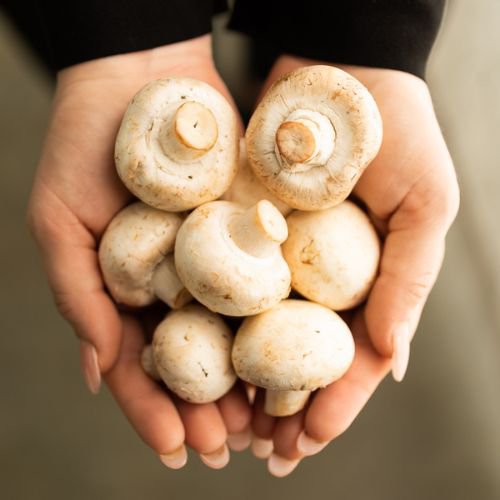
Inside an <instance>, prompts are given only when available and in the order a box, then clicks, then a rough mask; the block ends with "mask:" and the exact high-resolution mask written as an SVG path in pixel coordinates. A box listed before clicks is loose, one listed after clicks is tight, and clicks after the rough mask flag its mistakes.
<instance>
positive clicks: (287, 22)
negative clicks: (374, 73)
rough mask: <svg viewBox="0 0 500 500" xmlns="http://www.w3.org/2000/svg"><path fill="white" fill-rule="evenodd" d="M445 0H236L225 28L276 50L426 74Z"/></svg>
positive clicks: (307, 56) (345, 62) (314, 57)
mask: <svg viewBox="0 0 500 500" xmlns="http://www.w3.org/2000/svg"><path fill="white" fill-rule="evenodd" d="M444 4H445V0H419V1H402V0H378V1H375V0H350V1H348V2H347V1H343V2H334V1H324V0H307V1H304V2H300V3H298V2H297V3H292V2H289V1H287V0H273V1H272V2H269V1H268V0H251V1H245V0H237V1H236V4H235V7H234V10H233V14H232V17H231V20H230V22H229V27H230V28H231V29H233V30H236V31H240V32H242V33H245V34H247V35H249V36H250V37H252V38H254V39H255V40H256V42H257V43H259V42H262V43H265V44H267V45H270V46H272V47H274V48H275V49H276V51H278V52H279V53H288V54H294V55H297V56H300V57H306V58H311V59H318V60H323V61H328V62H332V63H339V64H353V65H359V66H372V67H380V68H390V69H397V70H401V71H406V72H408V73H412V74H414V75H416V76H418V77H420V78H424V76H425V67H426V63H427V59H428V57H429V53H430V51H431V49H432V45H433V43H434V40H435V38H436V36H437V33H438V31H439V26H440V23H441V19H442V16H443V9H444Z"/></svg>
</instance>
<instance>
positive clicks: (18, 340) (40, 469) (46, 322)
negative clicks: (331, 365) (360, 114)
mask: <svg viewBox="0 0 500 500" xmlns="http://www.w3.org/2000/svg"><path fill="white" fill-rule="evenodd" d="M499 22H500V2H498V1H496V0H482V1H481V2H470V1H467V0H451V1H450V2H449V5H448V10H447V14H446V17H445V20H444V25H443V28H442V30H441V33H440V36H439V39H438V41H437V43H436V45H435V48H434V51H433V54H432V57H431V60H430V64H429V69H428V83H429V86H430V88H431V92H432V95H433V97H434V100H435V106H436V110H437V114H438V117H439V120H440V123H441V125H442V128H443V132H444V135H445V137H446V139H447V141H448V145H449V147H450V150H451V152H452V156H453V158H454V160H455V164H456V168H457V171H458V176H459V180H460V184H461V190H462V205H461V210H460V214H459V216H458V219H457V221H456V222H455V224H454V226H453V228H452V230H451V232H450V234H449V237H448V249H447V254H446V260H445V262H444V266H443V270H442V272H441V275H440V278H439V281H438V283H437V284H436V286H435V289H434V291H433V293H432V296H431V298H430V300H429V303H428V306H427V308H426V310H425V314H424V317H423V320H422V322H421V325H420V328H419V333H418V334H417V336H416V338H415V340H414V342H413V345H412V358H411V362H410V368H409V371H408V374H407V377H406V379H405V382H404V383H403V384H400V385H398V384H395V383H393V382H392V381H391V380H390V379H387V380H386V381H385V382H384V383H383V384H382V385H381V386H380V388H379V390H378V391H377V392H376V394H375V395H374V397H373V398H372V399H371V401H370V402H369V404H368V405H367V406H366V408H365V409H364V410H363V412H362V413H361V415H360V416H359V417H358V419H357V420H356V421H355V423H354V424H353V425H352V427H351V428H350V429H349V431H348V432H347V433H346V434H345V435H343V436H342V437H340V438H339V439H337V440H336V441H335V442H334V443H332V444H331V445H330V446H329V447H328V449H327V450H326V451H324V452H323V453H322V454H320V455H319V456H316V457H313V458H309V459H307V460H305V461H304V462H303V463H302V464H301V465H300V467H299V468H298V469H297V470H296V471H295V472H294V473H293V474H292V475H291V476H290V477H288V478H286V479H274V478H272V477H271V476H269V474H268V473H267V471H266V468H265V463H264V462H262V461H257V459H255V458H253V456H251V454H250V452H244V453H233V455H232V460H231V462H230V464H229V466H228V467H227V468H226V469H224V470H222V471H218V472H216V471H212V470H209V469H207V468H206V467H204V466H203V465H202V464H201V463H200V461H199V460H198V459H197V457H195V456H194V455H193V456H191V457H190V462H189V464H188V466H187V467H186V468H184V469H183V470H181V471H179V472H173V471H170V470H168V469H166V468H165V467H164V466H163V465H162V464H161V463H160V462H159V460H158V459H157V457H156V456H155V455H154V454H153V453H151V452H150V450H149V449H148V448H146V446H145V445H144V444H143V443H142V442H141V441H140V440H139V438H138V437H137V436H136V435H135V434H134V432H133V431H132V429H131V428H130V427H129V425H128V423H127V421H126V420H125V418H124V416H123V415H122V413H121V412H120V411H119V410H118V408H117V406H116V405H115V403H114V401H113V399H112V398H111V396H110V394H109V392H108V391H107V390H106V389H104V390H103V391H102V393H101V394H100V395H99V396H98V397H92V396H90V394H89V393H88V392H87V389H86V388H85V386H84V384H83V381H82V378H81V376H80V372H79V363H78V345H77V342H76V341H75V338H74V336H73V334H72V332H71V330H70V328H69V326H68V325H67V324H66V323H65V322H64V321H63V320H62V319H61V318H60V317H59V316H58V314H57V312H56V310H55V307H54V305H53V303H52V298H51V295H50V293H49V290H48V287H47V285H46V283H45V279H44V276H43V274H42V271H41V267H40V262H39V259H38V256H37V252H36V249H35V246H34V244H33V242H32V240H31V239H30V236H29V234H28V231H27V229H26V225H25V209H26V205H27V199H28V195H29V190H30V184H31V179H32V177H33V174H34V169H35V165H36V162H37V158H38V155H39V151H40V146H41V143H42V139H43V135H44V130H45V127H46V124H47V121H48V115H49V109H50V99H51V93H52V82H51V81H50V79H49V77H48V76H47V74H46V73H45V72H44V70H43V68H42V67H41V66H40V65H39V63H38V62H37V61H36V60H35V59H34V58H33V56H32V54H31V53H30V52H29V51H28V49H27V47H26V46H25V45H24V44H23V42H22V40H21V39H20V38H19V36H18V35H17V34H16V33H15V31H14V29H13V28H12V26H10V25H9V23H8V20H7V18H6V17H2V16H1V13H0V165H1V169H2V172H3V177H2V181H1V182H0V204H1V207H2V209H1V211H0V227H1V233H0V234H1V236H0V304H1V306H0V308H1V314H0V367H1V368H0V370H1V373H2V375H1V376H0V394H1V406H0V407H1V410H0V498H2V499H9V500H10V499H23V500H24V499H74V500H79V499H89V498H96V499H100V498H103V499H109V500H113V499H121V500H128V499H157V498H158V499H159V498H169V499H174V500H175V499H194V498H201V497H203V498H213V499H218V500H226V499H231V500H233V499H245V500H246V499H254V498H257V497H258V498H259V500H270V499H280V498H286V499H287V500H296V499H297V500H298V499H303V498H314V499H327V498H328V499H329V498H339V499H371V500H379V499H380V500H389V499H397V500H413V499H415V500H417V499H418V500H421V499H427V500H434V499H436V500H437V499H439V500H441V499H443V498H444V499H448V498H450V499H451V498H452V499H454V500H462V499H463V500H470V499H475V500H497V499H499V498H500V425H499V423H500V236H499V234H500V230H499V229H498V228H499V223H498V219H499V216H500V196H498V188H499V187H500V159H499V156H500V155H499V154H498V144H499V138H500V99H499V95H498V94H499V89H500V32H499V30H498V26H499ZM223 24H224V18H223V16H222V17H220V18H218V19H216V29H217V32H218V35H220V36H219V40H218V42H217V44H216V54H217V57H218V60H219V61H220V66H221V70H222V72H223V74H224V76H225V77H226V80H227V81H228V83H229V85H230V87H231V88H232V89H233V91H234V93H235V95H236V97H242V96H245V95H248V94H247V91H248V89H247V88H245V87H244V86H243V85H242V82H243V81H245V80H246V81H249V80H248V74H247V72H246V71H247V70H246V67H245V65H244V58H242V57H240V56H235V55H234V54H235V53H236V52H238V53H241V51H243V50H245V49H246V46H245V43H246V42H245V40H244V38H243V37H241V36H240V35H236V34H234V33H227V32H222V26H223Z"/></svg>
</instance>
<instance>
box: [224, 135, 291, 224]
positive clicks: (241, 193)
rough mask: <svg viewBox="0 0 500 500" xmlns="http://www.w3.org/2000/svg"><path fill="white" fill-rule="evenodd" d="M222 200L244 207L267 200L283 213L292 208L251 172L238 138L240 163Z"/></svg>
mask: <svg viewBox="0 0 500 500" xmlns="http://www.w3.org/2000/svg"><path fill="white" fill-rule="evenodd" d="M221 199H222V200H226V201H234V202H236V203H240V204H241V205H244V206H245V207H251V206H252V205H255V203H257V202H258V201H260V200H269V201H270V202H271V203H272V204H273V205H274V206H275V207H276V208H277V209H278V210H279V211H280V212H281V213H282V214H283V215H285V216H286V215H288V214H289V213H290V212H291V211H292V209H291V208H290V207H289V206H288V205H287V204H286V203H284V202H283V201H281V200H280V199H279V198H277V197H276V196H274V194H273V193H271V191H269V189H267V188H266V186H264V184H262V182H260V180H259V179H258V178H257V177H256V176H255V174H254V173H253V170H252V168H251V167H250V164H249V163H248V158H247V148H246V145H245V140H244V139H243V138H242V139H241V140H240V163H239V168H238V172H237V173H236V177H235V178H234V179H233V182H232V184H231V186H230V187H229V189H228V190H227V191H226V192H225V193H224V194H223V195H222V197H221Z"/></svg>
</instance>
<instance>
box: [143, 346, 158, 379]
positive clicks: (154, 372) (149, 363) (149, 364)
mask: <svg viewBox="0 0 500 500" xmlns="http://www.w3.org/2000/svg"><path fill="white" fill-rule="evenodd" d="M141 365H142V369H143V370H144V371H145V372H146V373H147V374H148V375H149V376H150V377H151V378H152V379H153V380H161V376H160V373H159V372H158V369H157V368H156V362H155V360H154V356H153V346H152V345H151V344H148V345H145V346H144V349H143V350H142V354H141Z"/></svg>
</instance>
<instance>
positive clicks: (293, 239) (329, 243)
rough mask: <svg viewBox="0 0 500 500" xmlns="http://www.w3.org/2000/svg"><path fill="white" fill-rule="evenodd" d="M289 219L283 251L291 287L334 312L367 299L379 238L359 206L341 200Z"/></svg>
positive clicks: (376, 263)
mask: <svg viewBox="0 0 500 500" xmlns="http://www.w3.org/2000/svg"><path fill="white" fill-rule="evenodd" d="M287 223H288V232H289V235H288V239H287V241H286V242H285V243H284V245H283V255H284V257H285V260H286V261H287V263H288V265H289V267H290V270H291V272H292V287H293V288H294V289H295V290H297V291H298V292H299V293H300V294H301V295H303V296H304V297H306V298H308V299H310V300H313V301H314V302H319V303H320V304H323V305H325V306H327V307H330V308H331V309H334V310H336V311H340V310H344V309H350V308H352V307H355V306H356V305H358V304H360V303H361V302H362V301H363V300H365V298H366V296H367V295H368V292H369V291H370V288H371V286H372V284H373V282H374V280H375V277H376V274H377V269H378V264H379V260H380V242H379V238H378V236H377V232H376V231H375V228H374V227H373V225H372V223H371V222H370V219H369V218H368V216H367V215H366V214H365V213H364V212H363V211H362V210H361V209H360V208H359V207H358V206H356V205H355V204H354V203H352V202H350V201H344V202H343V203H341V204H340V205H337V206H336V207H333V208H329V209H327V210H321V211H317V212H298V211H297V212H293V213H292V214H290V215H289V216H288V218H287Z"/></svg>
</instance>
